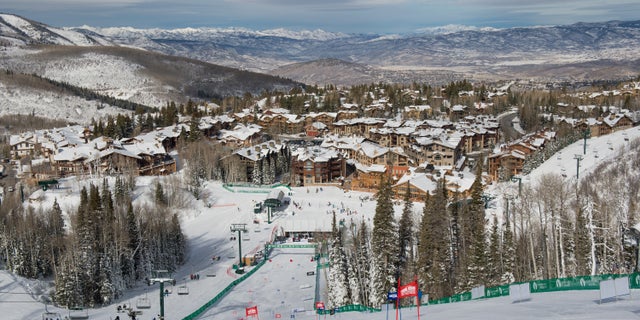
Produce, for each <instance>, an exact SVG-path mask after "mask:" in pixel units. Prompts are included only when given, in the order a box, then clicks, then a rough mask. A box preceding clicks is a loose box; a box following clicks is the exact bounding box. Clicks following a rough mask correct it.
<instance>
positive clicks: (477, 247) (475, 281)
mask: <svg viewBox="0 0 640 320" xmlns="http://www.w3.org/2000/svg"><path fill="white" fill-rule="evenodd" d="M482 192H483V187H482V166H481V165H478V170H477V171H476V178H475V180H474V181H473V184H472V185H471V202H470V204H469V208H468V209H469V210H468V211H467V214H468V220H469V230H468V231H469V234H468V239H469V240H470V243H468V248H469V252H468V253H469V254H470V255H471V256H470V257H468V260H467V261H468V283H467V288H465V289H466V290H469V289H471V288H473V287H475V286H478V285H481V284H484V282H485V279H486V269H485V268H486V265H487V260H488V258H487V250H486V232H485V225H486V223H485V211H484V200H483V199H482Z"/></svg>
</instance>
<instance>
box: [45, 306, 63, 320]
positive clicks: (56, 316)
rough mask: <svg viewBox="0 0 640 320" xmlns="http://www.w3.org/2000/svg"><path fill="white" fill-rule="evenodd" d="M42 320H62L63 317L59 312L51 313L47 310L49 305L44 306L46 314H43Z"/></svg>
mask: <svg viewBox="0 0 640 320" xmlns="http://www.w3.org/2000/svg"><path fill="white" fill-rule="evenodd" d="M42 320H62V316H61V315H60V313H58V312H51V311H49V310H47V305H46V304H45V305H44V313H42Z"/></svg>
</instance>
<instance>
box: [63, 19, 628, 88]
mask: <svg viewBox="0 0 640 320" xmlns="http://www.w3.org/2000/svg"><path fill="white" fill-rule="evenodd" d="M73 30H75V31H77V32H91V33H95V34H101V35H104V36H105V37H106V38H108V39H110V40H111V41H114V42H117V43H120V44H123V45H129V46H136V47H141V48H145V49H148V50H154V51H159V52H163V53H167V54H172V55H180V56H187V57H191V58H194V59H198V60H203V61H208V62H212V63H217V64H222V65H226V66H231V67H237V68H241V69H248V70H254V71H260V72H272V73H273V74H278V75H281V76H285V77H291V78H292V79H295V80H298V81H304V82H307V81H310V82H307V83H315V81H317V79H319V78H321V77H309V76H308V74H314V73H316V70H315V69H314V68H315V67H317V66H318V65H322V64H323V63H326V61H329V60H326V59H338V60H342V61H344V62H345V63H356V64H359V65H362V66H363V67H364V68H368V69H370V71H368V72H366V73H365V75H366V76H365V77H364V78H363V79H362V80H359V81H358V79H351V80H348V81H347V79H349V78H352V77H353V76H354V75H355V74H354V73H353V72H351V71H348V72H347V74H345V75H344V79H342V78H341V74H340V73H338V74H336V75H333V76H332V77H330V78H328V79H327V80H332V81H335V82H337V83H347V84H354V81H355V82H359V83H362V82H367V81H369V80H370V79H371V78H370V77H371V76H373V78H377V77H378V74H382V75H383V77H385V79H384V80H387V81H389V82H391V80H394V79H404V81H406V82H410V81H419V80H421V79H436V80H437V79H440V78H441V76H442V75H443V74H444V75H446V76H445V78H447V79H448V78H449V77H452V78H453V79H456V78H462V77H466V78H471V79H480V80H481V79H512V78H535V79H542V80H562V81H571V80H585V79H586V80H589V79H595V78H598V77H601V76H602V75H604V76H605V77H607V78H613V77H627V76H634V75H637V74H638V73H639V72H640V64H639V63H637V62H638V56H637V54H636V52H638V49H640V21H609V22H602V23H576V24H572V25H560V26H538V27H527V28H506V29H494V28H475V27H465V26H445V27H441V28H430V29H424V30H421V31H419V32H416V33H412V34H405V35H375V34H342V33H328V32H324V31H320V30H316V31H306V32H288V31H286V30H270V31H251V30H246V29H211V28H200V29H174V30H161V29H146V30H145V29H132V28H90V27H81V28H74V29H73ZM315 60H318V62H316V63H312V64H308V65H306V66H307V68H306V69H305V65H304V64H300V63H306V62H311V61H315ZM323 61H324V62H323ZM289 64H293V65H292V66H288V67H286V68H283V67H284V66H286V65H289ZM556 68H562V69H563V71H562V72H557V71H556ZM610 68H612V69H610ZM285 70H293V71H292V73H288V72H286V71H285ZM304 74H306V75H304ZM356 74H357V73H356ZM386 77H389V78H386ZM407 77H409V78H407Z"/></svg>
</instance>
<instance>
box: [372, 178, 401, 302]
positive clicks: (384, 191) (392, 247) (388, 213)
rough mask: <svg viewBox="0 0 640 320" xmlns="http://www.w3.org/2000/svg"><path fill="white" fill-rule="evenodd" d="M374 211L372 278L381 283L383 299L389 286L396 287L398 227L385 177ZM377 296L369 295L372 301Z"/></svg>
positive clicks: (389, 186) (389, 185) (388, 184)
mask: <svg viewBox="0 0 640 320" xmlns="http://www.w3.org/2000/svg"><path fill="white" fill-rule="evenodd" d="M376 196H377V203H376V212H375V215H374V217H373V232H372V237H371V249H372V252H373V258H374V264H375V265H376V268H377V270H376V271H377V272H379V273H378V274H372V276H377V278H376V279H375V280H374V281H376V282H377V283H380V284H381V289H382V290H381V292H377V293H376V294H382V296H381V297H379V298H380V299H384V298H385V297H384V294H385V293H386V292H387V291H388V290H390V289H391V288H395V287H396V280H397V276H398V229H397V225H396V221H395V217H394V209H393V203H392V198H391V197H392V191H391V184H390V182H389V180H388V179H387V178H386V177H383V178H382V181H381V183H380V189H379V190H378V193H377V194H376ZM372 269H373V268H372ZM372 293H373V291H372ZM376 298H378V297H371V299H372V301H379V300H374V299H376Z"/></svg>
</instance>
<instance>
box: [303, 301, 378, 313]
mask: <svg viewBox="0 0 640 320" xmlns="http://www.w3.org/2000/svg"><path fill="white" fill-rule="evenodd" d="M379 311H381V309H376V308H371V307H367V306H363V305H361V304H352V305H348V306H342V307H338V308H335V309H333V310H316V312H317V313H318V314H321V315H322V314H331V312H336V313H339V312H379Z"/></svg>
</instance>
